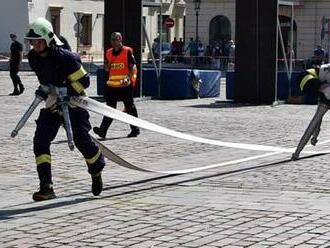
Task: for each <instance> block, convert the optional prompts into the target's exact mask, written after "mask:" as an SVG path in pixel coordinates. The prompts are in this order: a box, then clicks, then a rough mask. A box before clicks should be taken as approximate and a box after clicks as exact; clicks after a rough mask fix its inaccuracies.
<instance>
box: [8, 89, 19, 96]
mask: <svg viewBox="0 0 330 248" xmlns="http://www.w3.org/2000/svg"><path fill="white" fill-rule="evenodd" d="M9 95H10V96H18V95H19V91H18V90H17V89H14V91H13V92H12V93H10V94H9Z"/></svg>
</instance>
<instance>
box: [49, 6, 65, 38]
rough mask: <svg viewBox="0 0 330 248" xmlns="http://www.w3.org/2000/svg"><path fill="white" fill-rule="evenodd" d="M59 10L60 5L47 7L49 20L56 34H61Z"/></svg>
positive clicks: (60, 8)
mask: <svg viewBox="0 0 330 248" xmlns="http://www.w3.org/2000/svg"><path fill="white" fill-rule="evenodd" d="M61 10H62V7H49V12H50V22H51V24H52V25H53V29H54V33H55V34H56V35H60V34H61Z"/></svg>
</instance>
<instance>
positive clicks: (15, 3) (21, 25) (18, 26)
mask: <svg viewBox="0 0 330 248" xmlns="http://www.w3.org/2000/svg"><path fill="white" fill-rule="evenodd" d="M28 23H29V20H28V4H27V1H22V0H1V7H0V30H1V36H0V52H1V53H9V51H10V44H11V40H10V38H9V34H10V32H16V33H17V36H18V41H20V42H23V41H24V34H25V30H26V28H27V25H28Z"/></svg>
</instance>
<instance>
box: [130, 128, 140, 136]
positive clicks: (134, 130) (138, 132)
mask: <svg viewBox="0 0 330 248" xmlns="http://www.w3.org/2000/svg"><path fill="white" fill-rule="evenodd" d="M139 134H140V129H138V128H134V129H132V131H131V132H130V133H129V134H128V135H127V138H133V137H136V136H138V135H139Z"/></svg>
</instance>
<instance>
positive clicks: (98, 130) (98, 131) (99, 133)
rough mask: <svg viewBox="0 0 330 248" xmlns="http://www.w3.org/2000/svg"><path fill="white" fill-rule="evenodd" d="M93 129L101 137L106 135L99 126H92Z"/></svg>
mask: <svg viewBox="0 0 330 248" xmlns="http://www.w3.org/2000/svg"><path fill="white" fill-rule="evenodd" d="M93 131H94V133H96V134H97V135H98V136H100V137H101V138H102V139H104V138H105V136H106V135H107V134H106V132H104V131H103V130H102V129H101V128H99V127H93Z"/></svg>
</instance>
